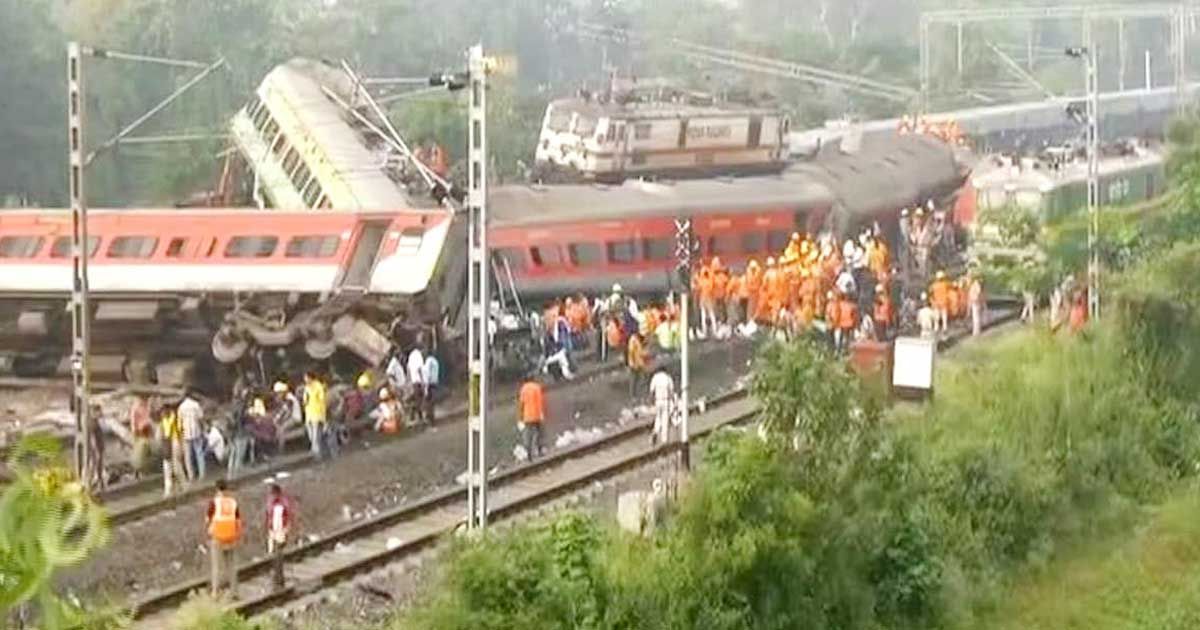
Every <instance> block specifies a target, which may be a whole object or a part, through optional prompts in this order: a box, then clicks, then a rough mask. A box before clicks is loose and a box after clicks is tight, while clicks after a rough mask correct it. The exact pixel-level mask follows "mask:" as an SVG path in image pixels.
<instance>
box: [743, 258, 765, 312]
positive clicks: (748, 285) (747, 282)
mask: <svg viewBox="0 0 1200 630" xmlns="http://www.w3.org/2000/svg"><path fill="white" fill-rule="evenodd" d="M762 280H763V272H762V267H760V266H759V265H758V261H757V260H754V259H753V258H751V259H750V262H749V263H748V264H747V265H746V275H745V277H744V278H743V279H742V283H743V285H742V291H743V292H745V294H746V322H752V321H755V320H757V319H758V298H759V295H760V294H761V293H762Z"/></svg>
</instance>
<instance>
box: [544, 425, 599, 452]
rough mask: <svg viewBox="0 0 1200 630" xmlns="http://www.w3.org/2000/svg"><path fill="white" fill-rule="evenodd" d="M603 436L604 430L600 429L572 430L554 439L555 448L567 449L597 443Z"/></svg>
mask: <svg viewBox="0 0 1200 630" xmlns="http://www.w3.org/2000/svg"><path fill="white" fill-rule="evenodd" d="M603 436H604V430H603V429H600V428H592V429H571V430H568V431H563V432H562V433H559V434H558V437H557V438H555V439H554V447H555V448H566V447H568V446H571V445H572V444H586V443H588V442H595V441H596V440H598V439H600V438H601V437H603Z"/></svg>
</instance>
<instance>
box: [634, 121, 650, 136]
mask: <svg viewBox="0 0 1200 630" xmlns="http://www.w3.org/2000/svg"><path fill="white" fill-rule="evenodd" d="M633 139H634V140H649V139H650V123H638V124H636V125H634V126H633Z"/></svg>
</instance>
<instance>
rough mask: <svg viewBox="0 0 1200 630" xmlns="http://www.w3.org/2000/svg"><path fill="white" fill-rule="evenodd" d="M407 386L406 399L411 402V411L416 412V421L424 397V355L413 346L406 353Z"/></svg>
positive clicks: (419, 348)
mask: <svg viewBox="0 0 1200 630" xmlns="http://www.w3.org/2000/svg"><path fill="white" fill-rule="evenodd" d="M408 384H409V386H410V388H409V393H408V396H409V398H408V399H409V400H410V401H412V403H413V409H415V410H416V414H415V415H416V417H415V418H413V419H414V420H418V419H420V417H421V406H422V402H423V401H422V399H423V398H424V396H425V353H423V352H421V346H415V347H414V348H413V349H412V350H411V351H410V352H409V353H408Z"/></svg>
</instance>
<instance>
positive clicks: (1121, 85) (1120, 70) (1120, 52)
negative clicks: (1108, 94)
mask: <svg viewBox="0 0 1200 630" xmlns="http://www.w3.org/2000/svg"><path fill="white" fill-rule="evenodd" d="M1126 43H1127V42H1126V41H1125V20H1124V19H1120V20H1117V89H1118V90H1119V91H1121V92H1124V91H1125V66H1126V61H1125V57H1126V52H1127V50H1126Z"/></svg>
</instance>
